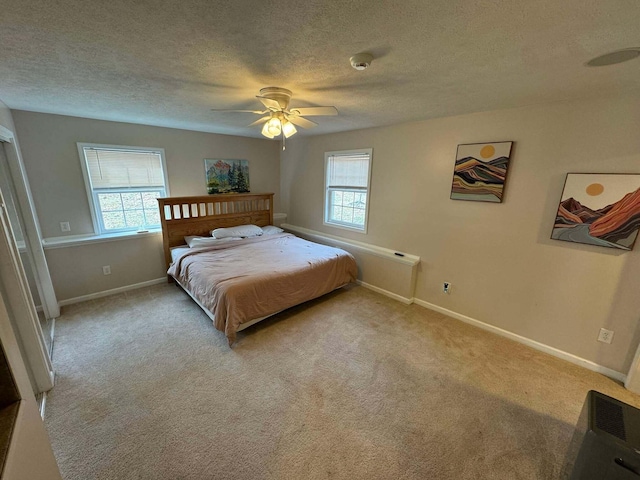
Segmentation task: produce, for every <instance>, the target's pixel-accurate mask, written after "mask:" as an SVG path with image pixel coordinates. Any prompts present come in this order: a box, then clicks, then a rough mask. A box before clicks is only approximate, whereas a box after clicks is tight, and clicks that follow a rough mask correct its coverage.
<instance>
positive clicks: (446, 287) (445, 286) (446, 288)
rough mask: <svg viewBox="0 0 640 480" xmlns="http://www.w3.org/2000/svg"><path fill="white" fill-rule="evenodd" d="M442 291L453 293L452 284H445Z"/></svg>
mask: <svg viewBox="0 0 640 480" xmlns="http://www.w3.org/2000/svg"><path fill="white" fill-rule="evenodd" d="M442 291H443V292H444V293H451V283H450V282H444V283H443V284H442Z"/></svg>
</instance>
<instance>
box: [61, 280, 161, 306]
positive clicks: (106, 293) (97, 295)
mask: <svg viewBox="0 0 640 480" xmlns="http://www.w3.org/2000/svg"><path fill="white" fill-rule="evenodd" d="M161 283H167V277H162V278H155V279H153V280H147V281H146V282H140V283H134V284H132V285H125V286H124V287H118V288H112V289H110V290H103V291H102V292H96V293H90V294H89V295H82V296H80V297H73V298H67V299H66V300H60V302H59V303H58V305H60V306H61V307H64V306H66V305H72V304H74V303H80V302H86V301H87V300H95V299H96V298H102V297H108V296H109V295H115V294H116V293H122V292H127V291H129V290H136V289H138V288H144V287H150V286H152V285H159V284H161Z"/></svg>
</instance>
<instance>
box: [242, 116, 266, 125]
mask: <svg viewBox="0 0 640 480" xmlns="http://www.w3.org/2000/svg"><path fill="white" fill-rule="evenodd" d="M270 118H271V117H270V116H269V115H267V116H266V117H262V118H259V119H258V120H256V121H255V122H253V123H250V124H249V125H247V126H248V127H253V126H254V125H260V124H261V123H264V122H266V121H267V120H269V119H270Z"/></svg>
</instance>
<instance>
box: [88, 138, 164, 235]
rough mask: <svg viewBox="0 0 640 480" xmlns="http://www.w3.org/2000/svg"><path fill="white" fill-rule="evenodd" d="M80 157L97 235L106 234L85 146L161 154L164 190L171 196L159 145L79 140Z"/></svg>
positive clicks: (162, 149)
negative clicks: (102, 226)
mask: <svg viewBox="0 0 640 480" xmlns="http://www.w3.org/2000/svg"><path fill="white" fill-rule="evenodd" d="M76 146H77V147H78V157H79V158H80V167H81V168H82V178H83V179H84V186H85V189H86V191H87V200H88V201H89V211H90V212H91V221H92V223H93V232H94V233H95V234H96V235H104V233H103V232H102V229H101V227H100V225H101V222H100V221H99V220H98V214H97V212H96V206H95V200H94V192H93V186H92V185H91V180H90V178H89V170H88V168H87V157H86V156H85V154H84V149H85V148H103V149H110V150H126V151H142V152H153V153H158V154H160V161H161V163H162V175H163V177H164V191H165V195H164V196H165V197H170V196H171V194H170V193H169V176H168V174H167V162H166V160H165V155H164V148H159V147H131V146H128V145H106V144H101V143H84V142H77V143H76ZM127 233H131V230H127Z"/></svg>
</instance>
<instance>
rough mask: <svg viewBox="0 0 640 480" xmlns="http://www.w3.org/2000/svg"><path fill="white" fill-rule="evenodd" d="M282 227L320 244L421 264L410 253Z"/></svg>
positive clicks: (405, 262) (294, 226) (285, 224)
mask: <svg viewBox="0 0 640 480" xmlns="http://www.w3.org/2000/svg"><path fill="white" fill-rule="evenodd" d="M280 227H281V228H283V229H285V230H287V231H290V232H293V233H299V234H300V235H305V236H307V237H311V238H313V239H314V240H317V241H318V242H320V243H325V244H329V245H333V246H338V247H342V248H349V247H352V248H355V249H357V250H360V251H362V252H365V253H369V254H371V255H375V256H377V257H382V258H385V259H387V260H393V261H394V262H398V263H402V264H404V265H410V266H412V267H413V266H416V265H417V264H418V263H420V257H418V256H417V255H411V254H410V253H404V252H399V251H398V250H391V249H389V248H384V247H378V246H377V245H372V244H370V243H364V242H358V241H356V240H351V239H348V238H343V237H337V236H335V235H330V234H328V233H323V232H318V231H317V230H311V229H309V228H304V227H298V226H296V225H290V224H288V223H283V224H282V225H280Z"/></svg>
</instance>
